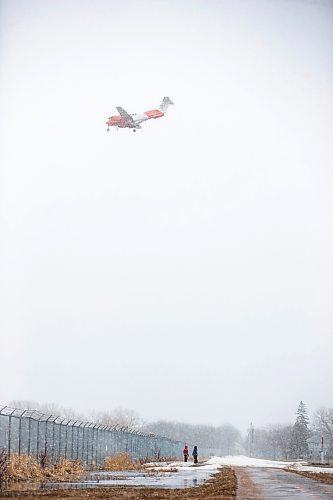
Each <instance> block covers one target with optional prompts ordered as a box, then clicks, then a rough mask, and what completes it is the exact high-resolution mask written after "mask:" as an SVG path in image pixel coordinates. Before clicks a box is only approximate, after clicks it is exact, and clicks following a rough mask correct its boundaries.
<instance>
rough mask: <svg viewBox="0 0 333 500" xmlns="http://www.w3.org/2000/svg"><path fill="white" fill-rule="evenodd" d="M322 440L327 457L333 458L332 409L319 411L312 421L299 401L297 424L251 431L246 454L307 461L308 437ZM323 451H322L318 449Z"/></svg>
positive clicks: (246, 443)
mask: <svg viewBox="0 0 333 500" xmlns="http://www.w3.org/2000/svg"><path fill="white" fill-rule="evenodd" d="M312 436H318V439H319V441H321V439H323V443H324V442H325V444H326V448H327V455H328V458H332V457H333V408H320V409H319V410H317V411H316V412H315V414H314V416H313V419H312V421H311V422H310V419H309V416H308V411H307V408H306V405H305V404H304V403H303V401H301V402H300V404H299V406H298V408H297V411H296V418H295V422H294V424H287V425H282V424H276V425H270V426H268V427H265V428H251V429H249V432H248V435H247V438H246V440H245V443H244V448H245V450H246V452H247V453H248V454H249V455H251V456H255V457H258V458H269V459H273V460H276V459H283V460H290V459H306V458H308V457H309V455H310V453H309V452H310V450H309V438H311V437H312ZM318 451H320V450H318Z"/></svg>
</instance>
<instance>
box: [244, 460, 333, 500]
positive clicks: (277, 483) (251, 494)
mask: <svg viewBox="0 0 333 500" xmlns="http://www.w3.org/2000/svg"><path fill="white" fill-rule="evenodd" d="M244 474H245V475H246V476H247V478H248V481H244ZM236 475H237V470H236ZM239 475H240V477H242V480H243V484H244V487H243V488H240V489H239V492H238V495H237V499H238V500H243V499H246V500H248V499H249V500H250V499H267V500H270V499H274V498H285V499H288V500H301V499H302V500H308V499H309V500H310V499H311V500H315V499H316V500H328V499H332V500H333V485H330V484H324V483H321V482H319V481H315V480H313V479H308V478H307V477H302V476H299V475H297V474H293V473H290V472H285V471H284V470H281V469H273V468H261V467H260V468H259V467H246V468H245V467H244V468H241V469H240V470H239Z"/></svg>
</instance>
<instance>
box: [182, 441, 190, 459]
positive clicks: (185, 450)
mask: <svg viewBox="0 0 333 500" xmlns="http://www.w3.org/2000/svg"><path fill="white" fill-rule="evenodd" d="M183 455H184V462H187V459H188V455H189V453H188V446H187V444H186V445H185V446H184V449H183Z"/></svg>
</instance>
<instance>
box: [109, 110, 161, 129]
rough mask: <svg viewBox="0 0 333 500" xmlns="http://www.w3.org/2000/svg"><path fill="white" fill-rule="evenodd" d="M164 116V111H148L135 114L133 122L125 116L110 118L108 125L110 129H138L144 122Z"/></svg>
mask: <svg viewBox="0 0 333 500" xmlns="http://www.w3.org/2000/svg"><path fill="white" fill-rule="evenodd" d="M162 116H164V113H163V112H162V111H160V110H159V109H152V110H150V111H146V112H145V113H135V114H133V115H131V117H132V119H133V121H130V120H129V119H128V118H126V117H125V116H119V115H115V116H110V118H109V119H108V121H107V122H106V124H107V126H108V127H119V128H136V127H138V125H140V123H142V122H145V121H147V120H150V119H152V118H154V119H156V118H161V117H162ZM138 128H139V127H138Z"/></svg>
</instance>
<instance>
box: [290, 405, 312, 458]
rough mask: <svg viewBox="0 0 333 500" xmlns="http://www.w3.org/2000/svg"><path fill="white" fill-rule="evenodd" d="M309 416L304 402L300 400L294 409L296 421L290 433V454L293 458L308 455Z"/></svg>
mask: <svg viewBox="0 0 333 500" xmlns="http://www.w3.org/2000/svg"><path fill="white" fill-rule="evenodd" d="M308 427H309V417H308V412H307V409H306V406H305V404H304V403H303V401H301V402H300V404H299V406H298V408H297V411H296V421H295V423H294V426H293V430H292V434H291V454H292V457H293V458H306V457H307V455H308V443H307V439H308V437H309V428H308Z"/></svg>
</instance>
